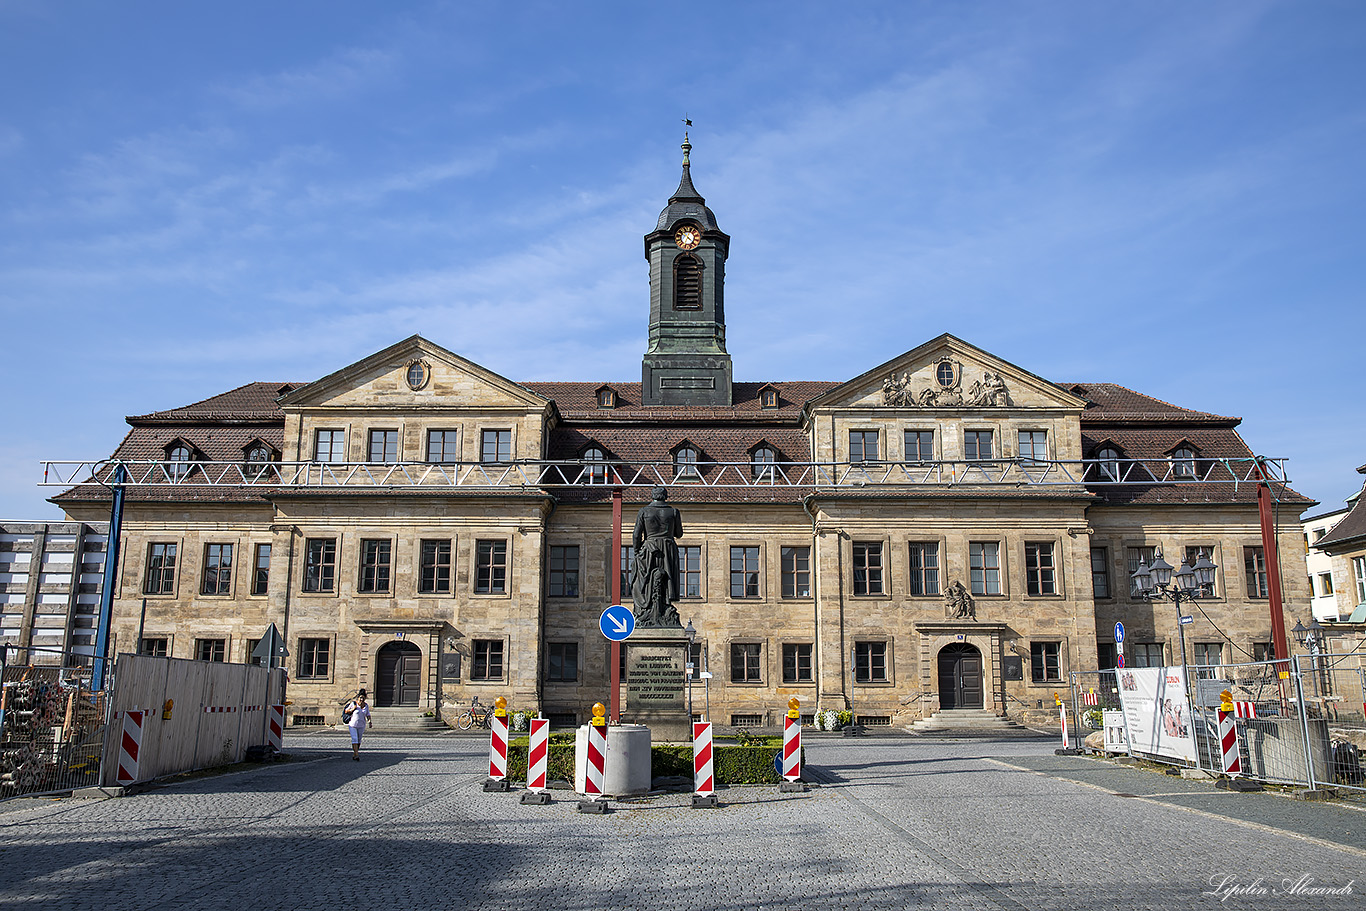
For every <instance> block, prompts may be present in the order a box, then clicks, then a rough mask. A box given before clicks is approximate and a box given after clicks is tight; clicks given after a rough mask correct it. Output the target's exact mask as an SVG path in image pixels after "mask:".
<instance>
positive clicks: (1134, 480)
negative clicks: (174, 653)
mask: <svg viewBox="0 0 1366 911" xmlns="http://www.w3.org/2000/svg"><path fill="white" fill-rule="evenodd" d="M1285 462H1286V460H1285V459H1267V458H1261V457H1243V458H1210V457H1205V456H1202V457H1200V458H1199V459H1197V460H1194V461H1193V460H1191V459H1076V460H1065V461H1042V460H1038V459H990V460H981V461H957V460H944V461H935V462H758V463H756V462H703V463H692V464H675V463H674V462H672V461H667V462H647V463H642V464H630V463H626V462H619V461H540V460H522V461H513V462H269V463H261V462H209V461H203V462H183V461H161V460H142V459H127V460H120V459H105V460H99V461H56V460H50V461H44V462H42V465H43V480H42V481H41V482H40V483H39V486H42V487H75V486H80V485H84V484H98V485H101V486H108V485H109V484H110V481H111V479H112V478H113V476H114V472H115V469H116V468H117V467H118V466H120V465H122V466H123V468H124V470H125V471H126V472H127V481H126V482H125V486H126V487H135V488H147V487H151V488H177V487H184V488H198V487H233V488H262V489H271V490H275V489H280V488H285V489H326V488H335V487H345V488H371V489H388V488H443V487H450V488H472V489H479V488H504V489H506V488H557V487H657V486H661V485H662V486H673V485H685V486H698V487H713V488H801V489H809V490H820V489H826V488H859V487H874V488H887V487H960V486H974V487H1066V486H1085V487H1089V488H1095V487H1151V486H1156V485H1164V486H1165V485H1206V484H1231V485H1233V486H1234V487H1235V488H1237V487H1239V486H1241V485H1245V484H1257V483H1258V482H1260V481H1262V480H1267V481H1273V482H1276V483H1285V482H1288V481H1289V477H1288V476H1287V474H1286V471H1285Z"/></svg>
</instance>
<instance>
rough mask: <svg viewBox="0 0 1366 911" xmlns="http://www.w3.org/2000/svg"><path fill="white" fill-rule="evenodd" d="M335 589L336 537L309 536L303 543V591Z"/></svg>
mask: <svg viewBox="0 0 1366 911" xmlns="http://www.w3.org/2000/svg"><path fill="white" fill-rule="evenodd" d="M336 590H337V539H336V538H309V539H308V541H306V542H305V544H304V591H306V592H331V591H336Z"/></svg>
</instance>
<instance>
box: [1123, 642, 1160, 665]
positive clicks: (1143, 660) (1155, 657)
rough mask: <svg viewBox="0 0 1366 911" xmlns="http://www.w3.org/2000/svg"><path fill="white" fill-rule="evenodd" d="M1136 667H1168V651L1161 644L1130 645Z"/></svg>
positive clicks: (1136, 643) (1135, 643)
mask: <svg viewBox="0 0 1366 911" xmlns="http://www.w3.org/2000/svg"><path fill="white" fill-rule="evenodd" d="M1129 652H1130V654H1131V655H1132V657H1133V662H1132V663H1133V666H1134V667H1166V666H1167V658H1166V649H1165V646H1163V644H1162V643H1161V642H1134V643H1131V644H1130V645H1129Z"/></svg>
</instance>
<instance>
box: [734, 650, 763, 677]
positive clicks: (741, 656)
mask: <svg viewBox="0 0 1366 911" xmlns="http://www.w3.org/2000/svg"><path fill="white" fill-rule="evenodd" d="M759 653H760V644H759V643H758V642H732V643H731V644H730V682H731V683H762V682H763V675H762V674H761V673H760V667H759Z"/></svg>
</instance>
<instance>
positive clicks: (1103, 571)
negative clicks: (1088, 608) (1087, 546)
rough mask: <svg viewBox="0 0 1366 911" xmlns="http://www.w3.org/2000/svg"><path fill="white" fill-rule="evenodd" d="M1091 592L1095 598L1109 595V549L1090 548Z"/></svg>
mask: <svg viewBox="0 0 1366 911" xmlns="http://www.w3.org/2000/svg"><path fill="white" fill-rule="evenodd" d="M1091 594H1092V596H1093V597H1096V598H1108V597H1110V549H1109V548H1108V547H1093V548H1091Z"/></svg>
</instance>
